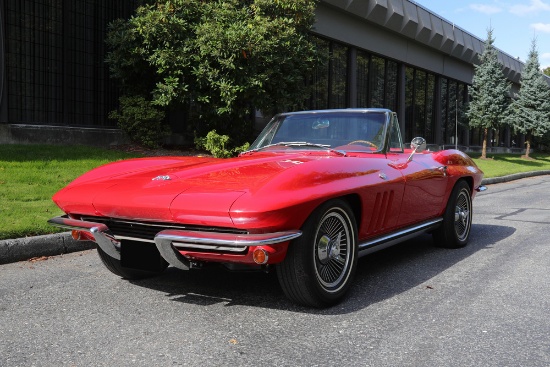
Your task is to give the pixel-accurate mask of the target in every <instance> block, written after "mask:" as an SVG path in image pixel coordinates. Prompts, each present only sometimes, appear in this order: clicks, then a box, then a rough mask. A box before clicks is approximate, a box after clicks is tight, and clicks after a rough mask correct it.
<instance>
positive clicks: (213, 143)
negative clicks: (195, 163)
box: [195, 130, 249, 158]
mask: <svg viewBox="0 0 550 367" xmlns="http://www.w3.org/2000/svg"><path fill="white" fill-rule="evenodd" d="M229 142H230V138H229V136H227V135H219V134H218V133H217V132H216V130H212V131H210V132H209V133H208V134H207V135H206V137H202V138H201V137H196V138H195V145H196V147H197V148H198V149H206V150H207V151H209V152H210V153H211V154H212V155H213V156H214V157H216V158H229V157H233V156H235V155H237V154H238V153H241V152H244V151H245V150H247V149H248V147H249V144H248V143H245V144H243V145H241V146H239V147H233V148H229V147H226V145H227V144H228V143H229Z"/></svg>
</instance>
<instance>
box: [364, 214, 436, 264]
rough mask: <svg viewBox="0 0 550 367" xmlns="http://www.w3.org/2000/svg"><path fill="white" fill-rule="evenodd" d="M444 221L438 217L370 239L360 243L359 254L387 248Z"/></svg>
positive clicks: (433, 227)
mask: <svg viewBox="0 0 550 367" xmlns="http://www.w3.org/2000/svg"><path fill="white" fill-rule="evenodd" d="M442 222H443V218H436V219H432V220H430V221H427V222H424V223H422V224H419V225H416V226H412V227H409V228H406V229H403V230H400V231H397V232H394V233H391V234H388V235H384V236H382V237H377V238H374V239H370V240H368V241H366V242H363V243H361V244H359V256H365V255H367V254H370V253H373V252H375V251H379V250H382V249H385V248H387V247H390V246H393V245H395V244H398V243H400V242H403V241H406V240H408V239H411V238H413V237H416V236H418V235H419V234H421V233H425V232H428V231H429V230H432V229H435V228H437V227H439V225H440V224H441V223H442Z"/></svg>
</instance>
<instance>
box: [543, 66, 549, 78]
mask: <svg viewBox="0 0 550 367" xmlns="http://www.w3.org/2000/svg"><path fill="white" fill-rule="evenodd" d="M542 72H543V73H544V75H548V76H550V66H549V67H547V68H545V69H544V70H543V71H542Z"/></svg>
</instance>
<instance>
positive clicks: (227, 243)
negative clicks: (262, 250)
mask: <svg viewBox="0 0 550 367" xmlns="http://www.w3.org/2000/svg"><path fill="white" fill-rule="evenodd" d="M48 223H49V224H51V225H54V226H57V227H61V228H65V229H69V230H77V231H86V232H89V233H91V234H92V235H93V236H94V239H95V241H96V242H97V244H98V246H99V247H101V249H102V250H103V251H104V252H105V253H107V254H108V255H109V256H111V257H113V258H115V259H117V260H120V249H121V242H120V240H122V238H120V239H117V238H116V236H115V235H114V234H113V233H112V232H111V230H110V229H109V228H108V227H107V226H106V225H105V224H103V223H95V222H87V221H82V220H77V219H71V218H68V217H66V216H62V217H56V218H52V219H50V220H49V221H48ZM301 235H302V232H301V231H299V230H293V231H284V232H273V233H262V234H234V233H220V232H207V231H205V232H201V231H186V230H179V229H175V230H174V229H168V230H162V231H160V232H158V233H157V234H156V235H155V238H154V242H155V245H156V246H157V249H158V251H159V252H160V255H161V256H162V257H163V258H164V259H165V260H166V261H167V262H168V263H169V264H170V265H172V266H175V267H177V268H180V269H183V270H189V267H190V266H189V260H187V259H186V258H185V257H184V256H183V255H181V253H180V250H185V251H192V252H201V251H207V252H223V253H243V252H246V250H247V249H248V248H249V247H253V246H265V245H272V244H276V243H281V242H287V241H291V240H293V239H295V238H298V237H300V236H301ZM134 240H139V239H135V238H134ZM143 241H144V242H150V240H143Z"/></svg>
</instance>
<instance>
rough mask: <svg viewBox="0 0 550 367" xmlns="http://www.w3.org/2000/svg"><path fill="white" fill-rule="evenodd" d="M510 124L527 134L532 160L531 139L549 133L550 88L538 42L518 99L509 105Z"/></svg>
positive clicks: (527, 156)
mask: <svg viewBox="0 0 550 367" xmlns="http://www.w3.org/2000/svg"><path fill="white" fill-rule="evenodd" d="M507 120H508V123H509V124H510V125H511V126H512V127H513V128H514V130H515V131H516V132H519V133H522V134H526V138H525V144H526V151H525V156H524V157H525V158H527V159H528V158H529V151H530V149H531V139H533V137H535V136H537V137H540V136H543V135H544V133H546V132H547V131H548V130H550V86H548V83H547V82H546V80H545V77H544V76H543V74H542V72H541V71H540V63H539V57H538V51H537V46H536V41H535V40H533V42H532V44H531V50H530V51H529V58H528V59H527V62H526V64H525V69H524V70H523V72H522V73H521V86H520V90H519V93H518V95H517V98H516V99H515V100H514V101H513V102H512V104H511V105H510V113H509V115H508V119H507Z"/></svg>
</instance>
